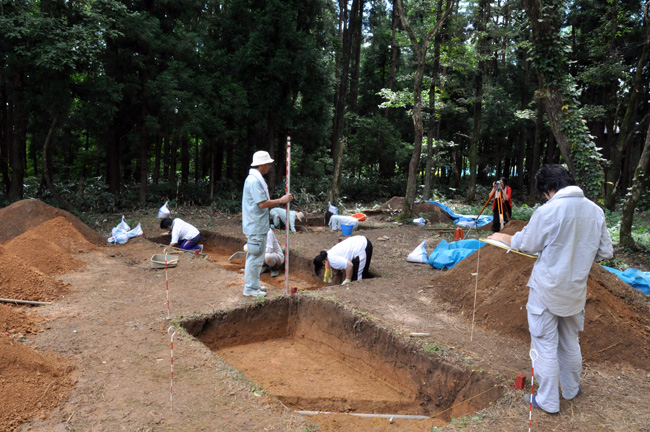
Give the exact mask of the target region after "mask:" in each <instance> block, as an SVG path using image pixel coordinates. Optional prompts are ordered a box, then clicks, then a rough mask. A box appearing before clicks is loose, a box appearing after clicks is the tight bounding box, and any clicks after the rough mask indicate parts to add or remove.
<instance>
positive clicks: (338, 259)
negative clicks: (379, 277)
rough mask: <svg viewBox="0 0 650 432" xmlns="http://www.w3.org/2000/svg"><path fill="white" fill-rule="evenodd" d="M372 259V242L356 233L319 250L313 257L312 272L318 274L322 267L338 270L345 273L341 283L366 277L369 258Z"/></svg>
mask: <svg viewBox="0 0 650 432" xmlns="http://www.w3.org/2000/svg"><path fill="white" fill-rule="evenodd" d="M371 259H372V243H370V240H368V239H367V238H366V237H365V236H361V235H357V236H352V237H350V238H347V239H345V240H343V241H342V242H340V243H337V244H336V245H334V246H333V247H332V248H331V249H329V250H327V251H324V250H323V251H321V252H320V254H318V255H317V256H316V258H314V261H313V262H314V272H315V273H316V275H317V276H320V271H321V269H322V268H323V267H325V268H327V266H328V265H329V267H330V268H331V269H332V270H339V271H341V272H344V273H345V280H344V281H343V283H342V284H341V285H347V284H349V283H350V282H352V281H355V280H361V279H364V278H368V277H369V275H370V272H369V269H370V260H371Z"/></svg>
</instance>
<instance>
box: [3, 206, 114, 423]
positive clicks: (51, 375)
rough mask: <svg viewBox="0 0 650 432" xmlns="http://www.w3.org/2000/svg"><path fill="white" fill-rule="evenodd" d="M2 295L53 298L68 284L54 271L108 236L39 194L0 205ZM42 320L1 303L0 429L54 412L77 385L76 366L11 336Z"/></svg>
mask: <svg viewBox="0 0 650 432" xmlns="http://www.w3.org/2000/svg"><path fill="white" fill-rule="evenodd" d="M0 220H1V221H2V230H0V243H2V245H0V298H4V299H14V300H30V301H53V300H56V299H59V298H61V296H62V295H64V294H66V293H67V292H68V291H69V286H68V285H66V284H64V283H63V282H61V281H58V280H56V279H54V278H53V277H52V276H54V275H59V274H63V273H68V272H72V271H74V270H77V269H78V268H80V267H81V266H82V265H83V262H81V261H79V260H77V259H75V258H73V257H72V256H71V254H77V253H81V252H90V251H94V250H97V249H98V247H97V246H95V245H101V244H105V242H104V239H103V238H102V237H101V236H100V235H99V234H97V233H95V232H94V231H92V230H91V229H90V228H88V227H87V226H86V225H84V224H83V222H81V221H80V220H79V219H77V218H76V217H75V216H73V215H72V214H70V213H68V212H66V211H63V210H59V209H55V208H54V207H51V206H49V205H47V204H44V203H42V202H40V201H37V200H24V201H19V202H17V203H15V204H12V205H11V206H9V207H6V208H4V209H1V210H0ZM41 321H42V320H41V319H39V318H37V317H36V316H35V315H33V314H30V313H29V309H28V308H26V307H24V306H20V307H19V306H13V305H11V303H1V304H0V330H2V333H0V388H1V389H2V391H1V392H0V406H2V410H0V430H3V431H4V430H15V429H17V428H18V427H19V425H20V424H22V423H24V422H26V421H28V420H30V419H33V418H36V417H38V416H39V415H42V414H45V413H47V412H49V411H50V410H51V409H52V408H54V407H55V406H56V405H57V404H59V403H60V402H61V401H62V400H64V399H65V398H66V397H67V395H68V393H69V391H70V390H71V389H72V382H71V377H70V372H71V371H72V367H71V366H70V365H69V364H68V363H67V362H66V361H64V360H62V359H60V358H58V357H56V356H53V355H51V354H41V353H39V352H37V351H35V350H33V349H32V348H30V347H28V346H26V345H24V344H23V343H22V342H19V341H17V340H15V339H13V338H12V337H11V335H25V334H28V333H36V332H37V331H38V328H37V325H38V324H39V322H41Z"/></svg>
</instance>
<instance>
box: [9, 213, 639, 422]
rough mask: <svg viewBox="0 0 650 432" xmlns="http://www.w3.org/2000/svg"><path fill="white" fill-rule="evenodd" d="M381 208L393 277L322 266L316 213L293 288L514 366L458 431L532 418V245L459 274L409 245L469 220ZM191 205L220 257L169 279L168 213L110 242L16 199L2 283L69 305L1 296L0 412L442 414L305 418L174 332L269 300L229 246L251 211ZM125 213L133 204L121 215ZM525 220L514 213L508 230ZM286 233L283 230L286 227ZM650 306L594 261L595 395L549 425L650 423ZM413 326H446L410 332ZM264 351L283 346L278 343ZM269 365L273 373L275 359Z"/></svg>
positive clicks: (478, 367) (468, 360) (469, 360)
mask: <svg viewBox="0 0 650 432" xmlns="http://www.w3.org/2000/svg"><path fill="white" fill-rule="evenodd" d="M391 201H393V200H391ZM434 211H435V210H434ZM153 213H155V212H153ZM431 213H433V212H431ZM367 214H368V215H369V220H368V221H366V222H363V223H361V224H360V231H359V234H363V235H366V236H367V237H368V238H369V239H370V240H371V241H372V243H373V245H374V255H373V260H372V265H371V271H372V273H373V275H374V276H375V277H373V278H371V279H368V280H364V281H359V282H355V283H353V284H351V285H350V286H347V287H341V286H330V287H325V286H322V285H323V284H322V282H319V281H316V280H314V279H311V276H310V262H311V259H313V257H314V256H315V255H316V254H318V252H319V251H320V250H321V249H327V248H329V247H331V246H332V245H333V244H335V243H336V242H337V241H338V239H339V238H340V235H339V233H333V232H330V231H329V230H328V229H315V228H316V227H313V226H309V227H308V229H309V230H310V231H311V232H309V233H307V232H298V233H296V234H292V235H291V236H290V245H291V251H292V255H291V258H290V265H291V279H290V285H292V286H293V285H298V286H299V287H300V288H301V289H304V288H308V287H313V288H316V287H319V289H317V290H308V291H301V294H299V295H308V296H315V297H316V298H324V299H332V300H334V301H335V302H336V303H337V304H339V305H341V306H343V307H346V308H349V309H351V310H354V311H357V312H358V313H361V314H363V315H364V316H366V317H367V318H368V319H371V320H372V321H373V322H375V323H377V325H379V326H382V327H385V328H386V329H388V330H390V331H391V332H394V333H395V334H397V335H401V337H404V338H407V339H411V342H412V343H413V344H414V346H415V347H417V346H421V347H422V350H424V351H426V352H428V353H431V355H442V356H444V357H445V358H447V359H450V361H452V362H455V363H458V364H460V365H464V367H466V368H467V370H468V373H471V372H472V371H481V372H483V371H485V373H488V374H490V375H491V376H494V377H496V378H498V379H500V381H501V383H502V386H503V389H504V391H505V396H504V397H503V398H501V399H500V400H499V401H498V402H497V403H496V404H494V405H493V406H492V407H491V408H488V409H485V410H483V411H481V413H480V414H478V415H474V416H467V417H463V418H460V419H455V421H454V423H452V424H450V425H448V426H446V427H445V428H448V429H450V430H451V429H455V428H456V427H458V426H462V427H463V428H464V429H466V430H474V431H488V430H489V431H494V430H503V431H509V430H512V431H515V430H523V429H525V428H526V427H527V424H528V407H527V406H525V405H524V404H523V403H522V401H521V397H522V392H521V391H518V390H515V389H513V388H512V383H513V381H514V378H515V376H516V375H518V374H526V375H528V376H529V375H530V361H529V360H528V334H527V328H526V322H525V310H524V306H525V301H526V294H527V292H526V288H525V284H526V281H527V279H528V275H529V272H530V268H531V267H532V259H530V258H527V257H523V256H520V255H516V254H506V253H505V251H504V250H502V249H499V248H496V247H493V246H490V245H487V246H485V247H484V248H482V249H481V250H480V252H479V253H475V254H474V255H472V256H470V257H469V258H467V259H466V260H464V261H462V262H461V263H459V264H458V265H457V266H456V267H455V268H453V269H451V270H449V271H439V270H434V269H432V268H431V267H430V266H428V265H426V264H412V263H407V262H406V261H405V259H406V256H407V255H408V253H410V252H411V251H412V250H413V248H415V247H416V246H417V245H418V244H419V243H420V242H421V241H424V240H426V241H427V250H428V251H429V252H431V251H432V250H433V248H434V247H435V245H436V244H437V242H438V241H439V240H440V239H441V238H446V239H447V240H448V241H451V240H453V236H452V234H451V233H449V234H445V233H443V234H442V235H440V234H438V231H437V230H432V229H427V228H425V227H417V226H412V225H401V224H397V223H393V222H388V221H389V220H390V218H389V217H386V214H384V213H381V214H373V212H367ZM175 216H178V217H182V218H184V219H185V220H188V221H190V222H192V223H194V224H196V225H197V227H199V228H200V229H201V230H202V232H204V233H205V234H206V235H205V242H206V251H207V252H208V254H209V258H208V259H207V260H202V259H195V258H194V257H193V256H191V255H181V256H180V259H179V264H178V266H177V267H176V268H174V269H170V270H169V271H168V272H167V274H168V278H167V283H166V278H165V272H164V271H160V270H151V269H150V262H149V261H150V258H151V256H152V255H153V254H159V253H161V252H162V250H163V247H162V246H161V245H160V244H158V243H155V242H152V241H150V240H148V239H153V240H158V241H163V242H164V241H165V240H166V239H164V238H162V237H160V230H159V228H158V226H157V225H158V220H156V219H155V214H152V215H143V214H141V215H132V216H130V217H128V216H127V219H128V221H129V222H130V223H131V224H132V225H136V224H137V222H142V227H143V230H144V231H145V234H146V237H147V239H142V238H136V239H132V240H131V241H129V243H128V244H126V245H123V246H106V244H105V239H106V237H108V233H107V232H103V233H102V234H101V235H100V234H98V233H96V232H94V231H92V230H90V229H89V228H88V227H86V226H85V225H83V224H82V223H81V222H80V221H79V220H78V219H76V218H75V217H74V216H72V215H70V214H68V213H66V212H63V211H61V210H57V209H53V208H51V207H49V206H46V205H44V204H42V203H40V202H38V201H34V200H26V201H21V202H19V203H16V204H14V205H12V206H10V207H7V208H5V209H0V221H2V225H3V230H2V237H1V238H0V243H2V244H1V245H0V258H2V259H0V297H2V298H13V299H23V300H36V301H52V302H53V303H52V304H51V305H47V306H40V307H37V308H34V307H27V306H16V305H14V306H9V305H8V304H0V306H2V307H0V325H2V330H4V332H3V334H4V336H3V337H2V338H1V339H0V344H2V346H1V347H0V348H1V349H0V372H1V373H0V383H1V384H2V388H3V392H0V404H2V405H3V406H5V407H10V409H3V410H1V411H0V430H16V429H18V430H29V431H68V430H70V431H72V430H75V431H80V430H82V431H90V430H102V431H113V430H163V431H179V430H186V431H203V430H205V431H212V430H219V431H243V430H276V431H285V430H286V431H289V430H290V431H305V430H323V431H325V430H337V431H338V430H357V431H371V430H372V431H375V430H430V429H431V427H432V426H434V425H435V426H439V425H438V424H434V423H433V420H429V421H424V422H419V423H413V422H408V421H406V420H399V419H396V420H395V421H394V422H393V424H389V423H388V421H387V420H386V419H372V420H367V419H360V418H352V417H350V416H346V415H330V416H328V415H320V416H301V415H297V414H295V413H294V412H293V410H291V409H288V408H287V407H285V406H283V405H282V404H281V403H280V402H279V401H278V400H277V399H275V398H274V397H273V396H272V395H269V394H268V393H266V392H264V391H263V389H261V388H260V387H259V385H257V384H255V383H254V382H252V381H250V380H249V379H248V378H247V377H245V376H243V375H242V374H241V373H239V372H238V371H236V370H235V369H234V368H232V367H231V366H230V365H229V364H228V363H227V362H226V361H225V360H224V359H223V358H221V357H219V356H216V355H214V354H213V353H212V352H211V351H210V350H209V349H208V348H207V347H205V346H204V345H203V344H201V343H200V342H199V341H197V340H196V339H194V338H192V337H190V336H189V335H188V334H187V333H185V332H184V331H183V330H182V329H181V328H179V327H173V328H171V329H169V327H170V324H173V323H174V322H175V321H177V320H178V319H180V318H182V317H188V316H202V315H209V314H212V313H214V312H216V311H221V310H227V309H233V308H237V307H239V306H242V305H247V304H254V303H256V302H257V301H258V300H256V299H249V298H244V297H243V296H242V295H241V289H242V284H243V272H241V268H242V267H243V265H242V264H241V263H239V265H238V263H237V262H230V263H228V261H227V259H225V260H224V258H223V256H225V255H228V254H230V253H232V252H234V251H235V250H239V248H241V245H243V243H244V240H245V238H244V237H243V236H242V234H241V228H240V227H241V221H240V219H238V218H236V217H232V216H222V215H217V216H215V215H214V214H212V213H211V212H209V211H207V210H206V211H201V210H198V211H197V210H191V211H190V210H189V209H188V210H187V211H186V214H180V213H179V214H176V215H175ZM57 218H62V219H57ZM313 218H314V219H313V220H318V219H319V217H318V216H317V215H313ZM119 220H120V218H119V216H117V215H115V220H114V221H109V222H108V225H110V224H111V223H112V225H113V226H114V225H116V224H117V223H118V222H119ZM310 220H312V219H310ZM443 221H444V218H441V221H440V222H441V223H442V222H443ZM43 223H45V224H47V223H50V224H49V225H42V224H43ZM451 227H452V226H451V225H450V228H451ZM520 227H521V224H518V222H517V221H513V222H512V223H511V225H510V226H509V227H508V228H507V229H510V230H517V229H519V228H520ZM106 228H107V227H104V230H106ZM109 228H110V227H109ZM486 234H487V233H486ZM278 239H279V240H280V242H281V243H283V241H284V237H283V235H279V236H278ZM35 245H37V246H38V247H35ZM98 246H99V247H98ZM42 251H45V252H42ZM238 267H239V268H238ZM226 268H228V269H226ZM500 268H506V269H507V271H500V270H499V269H500ZM477 269H478V272H477ZM642 270H644V271H647V270H648V269H642ZM472 273H478V279H477V278H476V277H474V276H472ZM263 280H265V281H266V282H267V283H271V284H272V285H270V286H269V294H270V297H274V296H278V295H282V294H283V293H284V286H285V283H284V276H283V275H281V276H280V277H278V278H275V279H272V278H270V277H269V276H268V275H265V276H264V277H263ZM167 286H168V287H169V288H168V290H167ZM475 295H476V303H475V300H474V298H475ZM167 298H169V300H170V301H169V304H170V306H169V314H170V316H171V318H172V322H171V323H170V321H169V320H167V313H168V308H167ZM475 304H476V306H474V305H475ZM649 310H650V309H649V302H648V299H647V297H646V296H644V295H642V294H641V293H639V292H638V291H636V290H634V289H632V288H630V287H629V286H627V285H626V284H624V283H623V282H621V281H620V280H618V278H616V277H615V276H612V275H610V274H609V273H608V272H606V271H604V270H601V269H599V268H597V267H595V268H594V269H593V270H592V274H591V277H590V281H589V299H588V304H587V323H586V329H585V332H584V334H583V335H582V339H581V345H582V348H583V352H584V363H585V368H584V372H583V381H582V384H583V390H584V391H583V395H582V396H580V397H579V398H577V399H576V400H573V401H570V402H568V401H562V406H561V410H562V411H561V413H560V414H559V415H556V416H549V415H546V414H543V413H540V412H535V413H534V416H533V426H534V427H535V426H537V428H538V429H537V430H592V431H601V430H602V431H605V430H607V431H647V430H650V429H648V424H650V412H649V411H650V410H648V408H647V394H648V392H649V391H650V373H649V372H648V371H649V370H650V354H649V353H650V351H649V345H648V344H649V341H650V337H649V336H650V317H649V316H650V314H649ZM36 327H38V328H39V329H40V330H41V331H40V332H39V333H38V334H34V332H35V330H36ZM168 330H170V331H169V333H168ZM174 331H176V333H175V336H174V337H175V339H174V351H173V354H174V363H173V366H174V375H173V376H174V381H173V387H172V388H173V393H172V391H171V388H170V384H171V373H170V372H171V371H170V369H171V359H170V336H171V333H172V332H174ZM413 332H416V333H428V334H429V336H425V337H419V336H418V337H415V336H413V337H411V336H409V335H410V334H411V333H413ZM259 361H260V363H261V364H264V363H266V362H267V361H268V360H266V359H265V358H264V356H260V359H259ZM276 367H277V366H276ZM16 368H20V369H16ZM268 369H270V370H273V367H271V365H270V363H269V368H268ZM529 378H530V377H529ZM317 382H318V381H317V380H316V383H317ZM316 385H317V384H316ZM5 388H10V389H11V391H10V392H6V391H4V389H5ZM171 394H173V398H172V403H173V409H172V406H170V405H171V404H170V395H171ZM20 424H22V426H20V427H19V426H18V425H20Z"/></svg>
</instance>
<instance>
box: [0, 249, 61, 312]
mask: <svg viewBox="0 0 650 432" xmlns="http://www.w3.org/2000/svg"><path fill="white" fill-rule="evenodd" d="M68 291H69V287H68V285H66V284H64V283H63V282H61V281H58V280H56V279H54V278H52V277H51V276H49V275H47V274H45V273H43V272H41V271H40V270H38V269H36V268H34V267H33V266H32V265H30V264H29V263H28V262H27V261H25V260H24V259H22V258H20V257H18V256H16V255H14V254H11V253H9V252H8V251H7V250H6V249H5V248H3V247H2V246H0V297H1V298H6V299H15V300H31V301H52V300H55V299H57V298H60V297H61V296H62V295H65V294H66V293H67V292H68Z"/></svg>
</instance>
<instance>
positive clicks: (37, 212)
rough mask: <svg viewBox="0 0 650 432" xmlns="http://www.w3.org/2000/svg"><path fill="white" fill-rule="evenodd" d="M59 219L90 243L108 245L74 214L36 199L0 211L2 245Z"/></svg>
mask: <svg viewBox="0 0 650 432" xmlns="http://www.w3.org/2000/svg"><path fill="white" fill-rule="evenodd" d="M58 217H64V218H66V219H67V220H68V221H69V222H70V223H71V224H72V225H73V226H74V227H75V228H76V230H77V231H78V232H79V233H81V235H82V236H84V237H85V238H86V240H88V241H89V242H91V243H93V244H96V245H98V246H103V245H105V244H106V239H104V238H103V237H102V236H101V235H99V234H98V233H96V232H95V231H93V230H92V229H90V228H88V226H86V225H85V224H84V223H83V222H81V220H79V218H77V217H76V216H74V215H73V214H71V213H69V212H67V211H65V210H61V209H57V208H55V207H52V206H50V205H47V204H45V203H44V202H42V201H39V200H35V199H27V200H22V201H18V202H15V203H13V204H11V205H10V206H8V207H5V208H3V209H0V221H2V230H0V243H4V242H6V241H8V240H11V239H12V238H14V237H18V236H19V235H21V234H22V233H24V232H25V231H28V230H29V229H31V228H34V227H36V226H38V225H40V224H42V223H43V222H47V221H49V220H51V219H55V218H58Z"/></svg>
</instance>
